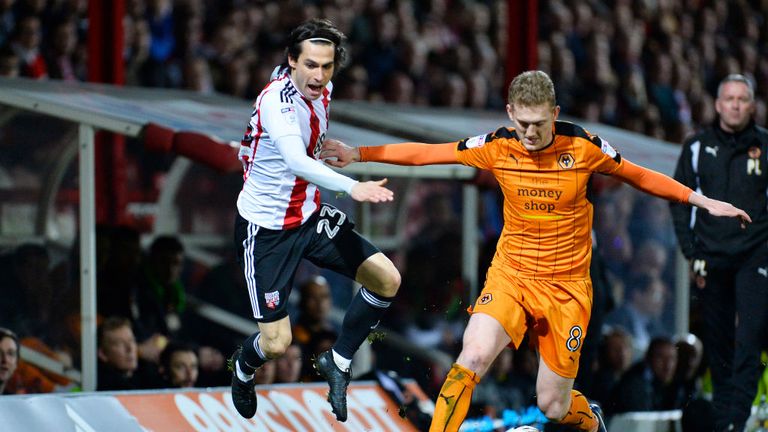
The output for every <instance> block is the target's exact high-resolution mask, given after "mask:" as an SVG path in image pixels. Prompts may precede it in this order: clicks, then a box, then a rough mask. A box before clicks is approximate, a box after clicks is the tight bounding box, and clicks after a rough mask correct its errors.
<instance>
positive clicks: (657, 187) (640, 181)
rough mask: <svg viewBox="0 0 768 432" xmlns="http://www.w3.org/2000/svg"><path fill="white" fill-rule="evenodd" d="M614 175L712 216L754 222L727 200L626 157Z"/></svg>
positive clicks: (635, 185)
mask: <svg viewBox="0 0 768 432" xmlns="http://www.w3.org/2000/svg"><path fill="white" fill-rule="evenodd" d="M614 175H615V176H617V177H619V178H620V179H622V180H623V181H624V182H626V183H629V184H630V185H632V186H634V187H635V188H637V189H640V190H641V191H643V192H647V193H649V194H651V195H655V196H657V197H660V198H664V199H667V200H670V201H677V202H681V203H688V204H690V205H693V206H696V207H699V208H702V209H704V210H706V211H708V212H709V213H710V214H711V215H712V216H725V217H737V218H739V219H740V220H741V226H742V227H745V226H746V223H748V222H752V219H750V217H749V215H748V214H747V213H746V212H745V211H744V210H742V209H740V208H736V207H734V206H733V205H732V204H730V203H727V202H723V201H718V200H715V199H711V198H707V197H705V196H704V195H701V194H698V193H696V192H694V191H693V190H691V188H689V187H687V186H685V185H683V184H681V183H679V182H677V181H676V180H674V179H672V178H670V177H667V176H665V175H664V174H661V173H659V172H656V171H654V170H651V169H648V168H643V167H641V166H639V165H635V164H633V163H632V162H630V161H628V160H626V159H624V162H623V164H622V167H621V168H620V169H619V170H618V171H616V172H615V173H614Z"/></svg>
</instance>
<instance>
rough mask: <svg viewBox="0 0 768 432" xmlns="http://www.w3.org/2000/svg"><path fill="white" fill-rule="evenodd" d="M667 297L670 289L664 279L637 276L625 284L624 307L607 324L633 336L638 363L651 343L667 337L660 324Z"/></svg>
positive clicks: (614, 312) (608, 318) (613, 314)
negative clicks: (657, 338) (661, 337)
mask: <svg viewBox="0 0 768 432" xmlns="http://www.w3.org/2000/svg"><path fill="white" fill-rule="evenodd" d="M666 297H667V286H666V285H665V284H664V282H663V281H662V280H661V279H659V278H658V277H653V276H650V275H638V276H636V277H633V278H632V279H630V280H629V281H628V282H627V284H626V294H625V302H624V304H622V305H621V306H620V307H619V308H618V309H616V310H614V311H613V312H611V313H610V314H609V315H608V316H607V317H606V319H605V321H606V324H609V325H612V326H618V327H621V328H623V329H624V330H626V331H627V332H629V334H630V335H632V341H633V349H634V358H635V359H637V358H640V357H642V356H643V354H644V353H645V352H646V350H647V349H648V344H649V343H650V341H651V339H653V338H654V337H657V336H664V335H667V334H668V332H667V331H666V330H665V329H664V327H663V326H662V325H661V323H660V322H659V316H660V315H661V313H662V311H663V310H664V302H665V301H666Z"/></svg>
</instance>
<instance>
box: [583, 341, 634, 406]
mask: <svg viewBox="0 0 768 432" xmlns="http://www.w3.org/2000/svg"><path fill="white" fill-rule="evenodd" d="M632 358H633V355H632V335H630V334H629V333H628V332H627V331H626V330H624V329H623V328H621V327H614V328H611V329H610V330H609V331H608V333H606V334H604V335H603V337H602V340H601V342H600V357H599V360H598V364H599V366H598V368H597V372H596V373H595V377H594V381H593V383H592V396H593V397H594V398H595V400H597V401H600V402H602V403H603V404H606V403H608V402H609V401H610V398H611V392H612V391H613V388H614V387H615V386H616V384H617V383H618V382H619V380H620V379H621V377H622V375H624V373H625V372H626V371H627V369H629V367H630V366H632Z"/></svg>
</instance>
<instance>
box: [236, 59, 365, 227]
mask: <svg viewBox="0 0 768 432" xmlns="http://www.w3.org/2000/svg"><path fill="white" fill-rule="evenodd" d="M332 89H333V85H332V84H331V83H330V82H329V83H328V85H327V86H326V88H325V89H324V90H323V95H322V96H321V97H319V98H318V99H316V100H314V101H313V100H310V99H308V98H306V97H304V96H303V95H302V94H301V92H300V91H299V90H298V89H297V88H296V86H295V85H294V83H293V82H292V80H291V78H290V75H289V74H287V73H285V74H282V75H281V76H279V77H278V78H276V79H274V80H273V81H272V82H270V83H269V84H268V85H267V87H266V88H264V90H262V92H261V93H260V94H259V96H258V98H257V99H256V103H255V104H254V107H255V109H254V111H253V113H252V114H251V119H250V122H249V124H248V129H247V131H246V133H245V136H244V137H243V141H242V143H241V151H240V157H241V159H243V162H244V165H243V166H244V173H243V179H244V184H243V189H242V190H241V191H240V195H239V196H238V199H237V209H238V211H239V212H240V215H241V216H242V217H243V218H244V219H246V220H248V221H249V222H252V223H254V224H256V225H259V226H261V227H264V228H267V229H275V230H279V229H288V228H294V227H297V226H299V225H301V224H303V223H304V222H306V220H307V219H308V218H309V217H310V216H311V215H312V213H314V212H315V211H316V210H317V209H318V208H319V206H320V191H319V190H318V187H317V185H316V184H315V183H317V184H319V185H320V186H323V187H326V188H330V189H333V190H338V191H345V192H349V191H350V190H351V188H352V186H353V185H354V184H355V181H354V180H352V179H350V178H348V177H345V176H343V175H341V174H338V173H336V172H335V171H333V170H331V169H330V168H328V167H327V166H325V165H324V164H323V163H322V162H320V161H319V160H318V157H319V154H320V150H321V148H322V142H323V140H324V139H325V134H326V131H327V130H328V108H329V107H328V104H329V103H330V100H331V91H332ZM300 142H301V143H303V145H304V148H303V151H302V149H301V147H300V145H299V143H300ZM278 144H279V145H278ZM299 168H301V169H299Z"/></svg>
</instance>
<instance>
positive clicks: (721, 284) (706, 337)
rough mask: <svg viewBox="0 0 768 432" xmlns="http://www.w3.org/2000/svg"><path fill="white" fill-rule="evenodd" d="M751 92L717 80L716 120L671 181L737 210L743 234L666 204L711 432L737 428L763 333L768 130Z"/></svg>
mask: <svg viewBox="0 0 768 432" xmlns="http://www.w3.org/2000/svg"><path fill="white" fill-rule="evenodd" d="M754 97H755V91H754V87H753V85H752V83H751V81H749V80H748V79H747V78H746V77H744V76H743V75H738V74H733V75H728V76H727V77H726V78H725V79H723V80H722V81H721V82H720V86H719V87H718V91H717V100H716V102H715V107H716V109H717V113H718V121H717V122H716V123H715V124H714V125H713V126H712V127H709V128H707V129H705V130H704V131H702V132H700V133H698V134H696V135H695V136H693V137H692V138H690V139H689V140H687V141H686V142H685V144H684V146H683V151H682V154H681V155H680V159H679V161H678V164H677V169H676V171H675V179H676V180H677V181H679V182H681V183H683V184H685V185H687V186H689V187H690V188H692V189H694V190H696V191H697V192H699V193H702V194H705V195H706V196H708V197H711V198H714V199H727V200H728V201H729V202H731V203H733V205H735V206H737V207H739V208H742V209H744V210H745V211H746V212H747V213H748V214H749V216H750V217H751V218H752V223H751V224H750V225H749V226H747V227H746V228H744V227H743V226H742V227H740V226H739V223H738V222H736V221H734V220H732V219H726V218H715V217H712V216H710V215H708V214H706V212H696V209H695V208H694V209H691V207H687V206H683V205H676V204H672V206H671V207H672V215H673V218H674V223H675V232H676V233H677V238H678V241H679V244H680V247H681V249H682V251H683V254H684V255H685V257H686V258H688V259H689V260H690V262H691V266H692V270H693V273H692V274H693V278H694V284H693V285H694V288H692V290H693V296H694V298H696V299H697V300H698V302H699V305H698V306H699V307H700V311H701V314H702V320H701V329H700V332H701V336H702V340H703V341H704V348H705V351H706V355H707V360H708V363H709V366H710V368H711V370H712V380H713V386H714V395H713V405H714V408H715V417H716V421H715V430H716V431H717V432H720V431H724V430H742V429H743V428H744V423H745V421H746V420H747V418H748V417H749V414H750V407H751V405H752V401H753V399H754V397H755V393H756V391H757V380H758V377H759V375H760V349H761V346H762V344H761V343H762V342H763V341H764V336H765V333H764V332H765V330H766V328H768V244H767V243H766V240H768V209H767V207H766V205H767V204H768V202H767V201H768V200H767V199H766V192H767V189H768V166H766V164H767V162H768V161H766V154H768V131H766V129H764V128H762V127H759V126H757V125H756V124H755V122H754V120H753V119H752V114H753V113H754V111H755V100H754Z"/></svg>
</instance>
